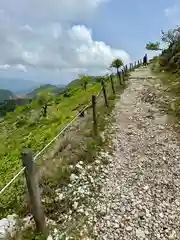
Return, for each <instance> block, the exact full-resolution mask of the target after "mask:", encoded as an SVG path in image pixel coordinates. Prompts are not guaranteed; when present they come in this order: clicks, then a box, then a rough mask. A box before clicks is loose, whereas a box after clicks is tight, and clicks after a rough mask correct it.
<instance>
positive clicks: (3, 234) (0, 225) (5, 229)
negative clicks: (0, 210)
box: [0, 214, 18, 239]
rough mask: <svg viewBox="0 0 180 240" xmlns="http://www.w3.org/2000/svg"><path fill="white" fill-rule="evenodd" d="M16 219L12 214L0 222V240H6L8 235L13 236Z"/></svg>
mask: <svg viewBox="0 0 180 240" xmlns="http://www.w3.org/2000/svg"><path fill="white" fill-rule="evenodd" d="M17 217H18V216H17V215H16V214H12V215H8V216H7V218H3V219H1V220H0V239H7V237H8V236H9V235H10V236H12V235H13V233H14V231H15V229H16V225H17Z"/></svg>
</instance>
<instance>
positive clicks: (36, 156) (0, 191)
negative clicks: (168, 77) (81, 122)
mask: <svg viewBox="0 0 180 240" xmlns="http://www.w3.org/2000/svg"><path fill="white" fill-rule="evenodd" d="M102 89H103V88H102V87H101V89H100V91H99V92H98V94H97V95H96V98H99V96H100V94H101V92H102ZM89 107H91V100H90V101H89V103H88V104H87V105H86V106H85V107H84V108H83V109H82V110H81V111H80V112H79V113H78V114H77V115H76V116H75V117H74V118H73V119H72V120H71V121H70V122H69V123H68V124H67V125H66V126H65V127H64V128H63V129H62V130H61V131H60V132H59V133H58V134H57V135H56V136H55V137H54V138H53V139H52V140H51V141H50V142H49V143H48V144H47V145H46V146H45V147H44V148H43V149H42V150H41V151H40V152H38V153H37V154H36V155H35V156H34V161H36V159H37V158H38V157H39V156H40V155H41V154H42V153H43V152H44V151H45V150H46V149H47V148H48V147H49V146H50V145H51V144H52V143H53V142H54V141H56V139H57V138H58V137H59V136H60V135H61V134H63V133H64V132H65V131H66V129H67V128H68V127H69V126H70V125H71V124H72V123H73V122H74V121H75V120H76V119H77V118H78V117H79V116H80V115H81V113H82V112H84V111H85V110H86V109H87V108H89ZM24 170H25V167H23V168H22V169H21V170H20V171H19V172H18V173H17V174H16V175H15V176H14V177H13V178H12V179H11V180H10V181H9V182H8V183H7V184H6V185H5V186H4V187H3V188H2V189H1V190H0V195H1V194H2V193H3V192H4V191H5V190H6V189H7V188H8V187H9V186H10V185H11V184H12V183H13V182H14V181H15V180H16V179H17V178H18V177H19V176H20V175H21V174H22V173H23V172H24Z"/></svg>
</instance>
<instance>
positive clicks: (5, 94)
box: [0, 89, 16, 103]
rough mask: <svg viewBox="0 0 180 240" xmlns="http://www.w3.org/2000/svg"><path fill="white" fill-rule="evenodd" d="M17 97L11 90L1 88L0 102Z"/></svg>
mask: <svg viewBox="0 0 180 240" xmlns="http://www.w3.org/2000/svg"><path fill="white" fill-rule="evenodd" d="M14 98H16V95H15V94H14V93H12V92H11V91H9V90H6V89H0V103H3V102H4V101H5V100H10V99H14Z"/></svg>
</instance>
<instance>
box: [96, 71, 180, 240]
mask: <svg viewBox="0 0 180 240" xmlns="http://www.w3.org/2000/svg"><path fill="white" fill-rule="evenodd" d="M149 76H151V75H150V73H149V71H148V69H147V68H140V69H138V70H136V71H135V72H134V73H132V79H131V80H130V83H129V85H128V87H127V88H126V90H125V91H124V93H123V94H122V97H121V99H120V100H119V101H118V102H117V103H116V106H115V108H114V110H113V113H112V118H113V119H114V121H112V122H111V124H110V126H109V127H108V130H107V132H106V133H105V135H108V137H109V139H110V142H109V148H110V152H111V154H106V153H101V155H100V156H99V157H98V158H99V159H101V158H106V160H107V161H108V162H109V164H108V165H107V166H106V167H104V170H103V175H102V178H101V180H100V184H101V187H102V188H101V190H100V192H99V194H98V197H97V198H96V206H95V210H94V213H95V215H96V218H95V219H96V220H95V226H94V237H93V239H103V240H105V239H107V240H111V239H117V240H119V239H123V240H126V239H133V240H135V239H146V240H147V239H150V240H155V239H161V240H164V239H180V191H179V186H180V149H179V141H178V135H177V134H176V132H175V131H174V129H173V124H172V121H169V117H168V116H167V115H166V114H165V113H164V112H163V111H160V110H159V107H158V104H159V102H161V101H162V99H160V97H159V91H161V90H162V88H161V86H160V84H159V83H158V82H156V80H155V79H151V80H150V79H146V77H149ZM136 77H137V79H136ZM138 77H139V79H138ZM143 77H144V80H143V79H142V78H143ZM159 89H160V90H159Z"/></svg>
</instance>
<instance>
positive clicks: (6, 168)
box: [0, 78, 101, 214]
mask: <svg viewBox="0 0 180 240" xmlns="http://www.w3.org/2000/svg"><path fill="white" fill-rule="evenodd" d="M90 79H92V78H89V81H87V82H86V84H85V85H86V86H85V85H82V80H79V81H78V80H77V81H76V84H75V86H74V84H70V85H69V86H68V87H67V88H66V89H65V91H64V92H63V93H61V94H53V93H52V92H47V91H45V92H44V91H43V93H42V92H41V94H39V96H38V97H37V98H36V99H35V100H33V101H32V102H31V103H30V104H25V105H23V106H18V107H17V108H16V109H15V111H14V112H12V113H8V114H7V115H6V116H5V117H4V121H2V122H1V123H0V129H1V131H0V142H1V143H2V144H1V145H0V165H1V168H0V188H2V187H3V186H4V185H5V184H6V183H7V182H8V181H9V180H11V178H12V177H13V176H14V175H15V173H16V172H17V171H18V170H19V169H20V168H21V167H22V165H21V160H20V151H21V149H22V148H30V149H32V151H33V152H34V153H37V152H38V151H39V150H41V149H42V148H43V147H44V146H45V145H46V144H47V143H48V142H49V141H50V140H51V139H52V138H53V137H54V136H55V135H56V134H57V133H58V131H59V130H60V129H61V128H62V126H64V125H65V124H66V123H68V122H69V121H70V120H71V119H72V118H73V117H74V116H75V115H76V114H77V113H78V112H79V111H80V109H82V107H83V106H85V105H86V104H87V103H88V102H89V101H90V100H91V96H92V94H97V93H98V91H99V90H100V88H101V84H100V83H99V82H98V81H95V80H93V81H91V80H90ZM21 184H22V182H21V180H20V181H19V180H18V181H17V182H16V183H15V184H14V185H12V186H11V187H10V188H9V189H8V190H7V191H6V192H5V194H4V195H3V196H2V197H1V200H0V213H2V214H3V213H4V211H6V210H5V209H9V211H10V212H11V211H12V209H16V210H17V211H18V209H19V208H20V206H19V201H20V199H19V198H20V196H22V193H23V192H24V187H23V185H22V186H21ZM20 186H21V187H20Z"/></svg>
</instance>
